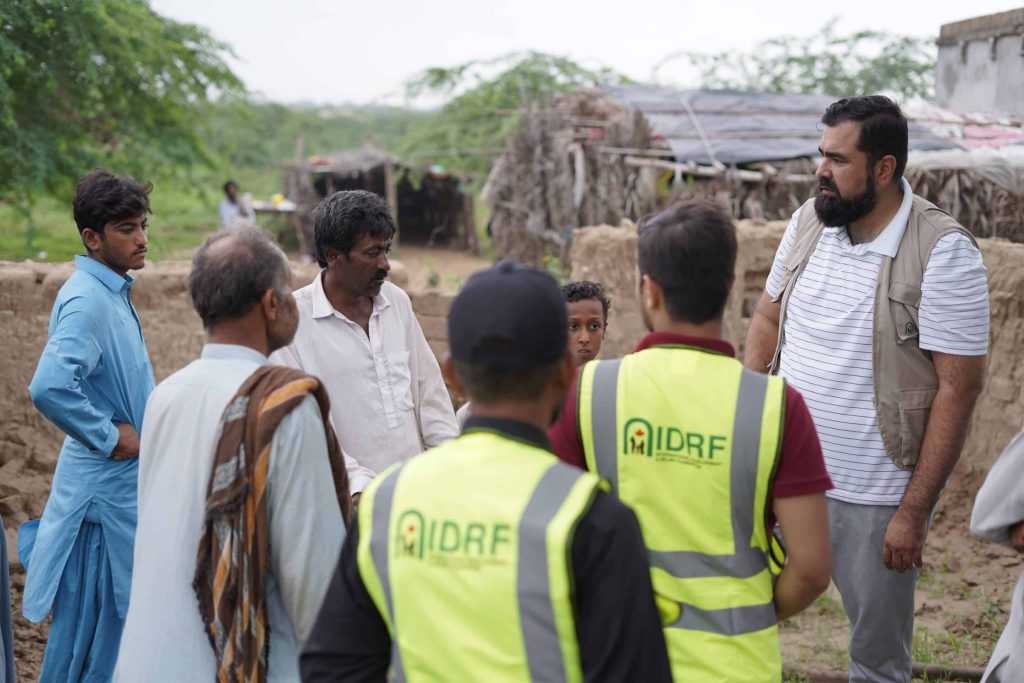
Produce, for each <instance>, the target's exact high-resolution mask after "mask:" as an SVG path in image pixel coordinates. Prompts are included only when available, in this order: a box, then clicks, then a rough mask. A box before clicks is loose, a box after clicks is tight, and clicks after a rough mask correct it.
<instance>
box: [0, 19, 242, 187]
mask: <svg viewBox="0 0 1024 683" xmlns="http://www.w3.org/2000/svg"><path fill="white" fill-rule="evenodd" d="M227 51H228V48H227V47H226V46H225V45H224V44H222V43H220V42H218V41H216V40H215V39H213V38H212V37H211V36H210V34H209V33H207V31H206V30H205V29H202V28H200V27H198V26H195V25H192V24H185V23H178V22H175V21H172V20H170V19H167V18H164V17H162V16H160V15H158V14H157V13H156V12H154V11H153V10H152V9H151V8H150V7H149V4H148V2H146V1H145V0H3V2H0V200H7V201H14V202H17V203H19V204H22V205H24V206H26V207H27V206H28V205H30V204H31V201H32V198H33V197H34V196H36V195H37V194H38V193H39V192H40V191H51V192H55V193H56V194H58V195H62V196H67V195H68V194H69V192H70V188H71V187H72V183H73V180H74V179H75V178H78V177H79V176H80V175H81V174H82V173H83V172H84V171H86V170H88V169H90V168H92V167H94V166H97V165H101V164H109V165H112V166H114V167H115V168H117V169H118V170H119V171H122V172H128V173H133V174H136V175H137V176H139V177H142V178H149V177H153V176H155V175H159V176H161V177H170V176H175V175H180V174H181V173H187V172H188V169H190V168H191V166H192V165H193V164H195V163H196V162H197V161H204V160H206V161H208V160H209V157H208V155H207V153H206V149H205V146H204V144H203V139H202V137H201V134H200V132H199V131H200V130H201V124H202V120H203V117H204V116H205V115H206V114H208V112H209V102H210V100H211V97H213V96H216V95H217V94H221V95H227V94H233V93H241V92H242V91H243V87H242V84H241V82H240V81H239V80H238V79H237V78H236V77H235V75H234V74H233V73H232V72H231V70H230V69H229V68H228V66H227V65H226V63H225V61H224V56H225V54H226V53H227Z"/></svg>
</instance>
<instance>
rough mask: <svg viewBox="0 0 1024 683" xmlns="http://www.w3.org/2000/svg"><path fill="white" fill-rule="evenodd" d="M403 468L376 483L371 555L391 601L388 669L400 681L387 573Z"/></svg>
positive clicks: (401, 673)
mask: <svg viewBox="0 0 1024 683" xmlns="http://www.w3.org/2000/svg"><path fill="white" fill-rule="evenodd" d="M401 471H402V468H401V467H396V468H395V469H394V470H392V471H391V473H390V474H388V475H387V476H386V477H384V480H383V481H382V482H381V483H380V486H378V487H377V494H376V495H375V496H374V498H373V532H372V533H371V534H370V556H371V557H372V558H373V566H374V567H376V569H377V576H379V577H380V585H381V588H382V589H383V590H384V599H385V601H386V602H387V604H388V616H389V617H390V619H391V642H392V647H391V668H390V669H389V670H388V680H390V681H397V683H404V682H405V670H404V669H403V668H402V653H401V652H400V651H399V648H398V624H397V623H396V622H395V603H394V600H392V598H391V577H390V576H389V575H388V567H389V559H388V558H389V556H390V547H389V543H388V539H389V538H390V537H391V533H390V530H391V502H392V500H394V497H395V485H396V484H397V483H398V473H399V472H401Z"/></svg>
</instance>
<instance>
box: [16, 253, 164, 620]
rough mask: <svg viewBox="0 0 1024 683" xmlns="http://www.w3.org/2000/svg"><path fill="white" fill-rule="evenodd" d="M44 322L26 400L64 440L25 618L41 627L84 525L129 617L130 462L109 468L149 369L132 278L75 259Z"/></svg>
mask: <svg viewBox="0 0 1024 683" xmlns="http://www.w3.org/2000/svg"><path fill="white" fill-rule="evenodd" d="M75 266H76V271H75V273H74V274H73V275H72V276H71V277H70V278H69V279H68V281H67V282H66V283H64V286H63V287H61V289H60V292H58V294H57V299H56V301H55V302H54V305H53V313H52V314H51V316H50V330H49V340H48V341H47V343H46V348H44V349H43V355H42V357H41V358H40V359H39V366H38V367H37V368H36V373H35V376H34V377H33V378H32V383H31V384H30V385H29V394H30V395H31V397H32V402H33V403H34V404H35V406H36V408H37V409H38V410H39V412H41V413H42V414H43V415H44V416H45V417H46V418H47V419H48V420H50V421H51V422H52V423H53V424H55V425H57V427H59V428H60V429H61V430H63V431H64V432H65V433H66V434H67V438H66V439H65V440H64V446H63V448H62V449H61V452H60V457H59V459H58V461H57V469H56V471H55V472H54V475H53V484H52V488H51V491H50V497H49V499H48V500H47V502H46V509H45V511H44V512H43V517H42V520H41V521H40V522H39V527H38V530H37V531H36V535H35V539H34V541H35V542H34V547H33V548H32V551H31V562H30V568H29V570H28V576H27V579H26V582H25V595H24V613H25V617H26V618H28V619H29V620H30V621H36V622H37V621H41V620H42V619H44V618H46V616H47V614H48V613H49V612H50V608H51V606H52V605H53V602H54V597H55V595H56V594H57V588H58V586H59V584H60V580H61V575H62V574H63V572H64V568H65V563H66V562H67V560H68V556H69V555H70V553H71V549H72V546H74V544H75V540H76V539H77V538H78V535H79V531H80V529H81V528H82V523H83V521H86V520H87V519H88V521H90V522H95V523H97V524H99V525H100V526H102V528H103V538H104V540H105V544H106V554H107V556H108V557H109V560H110V574H111V577H112V579H113V587H114V601H115V604H116V607H117V613H118V615H119V616H120V617H121V618H122V619H123V618H124V616H125V615H126V614H127V611H128V594H129V590H130V588H131V572H132V551H133V545H134V536H135V522H136V488H137V480H138V467H139V465H138V459H137V458H133V459H131V460H123V461H117V460H111V459H110V457H109V456H110V452H111V451H112V450H113V448H114V446H115V444H116V443H117V439H118V430H117V425H119V424H131V425H132V426H133V427H135V429H136V431H137V432H139V433H140V434H141V433H142V414H143V412H144V410H145V407H146V400H147V399H148V398H149V394H150V392H151V391H152V390H153V386H154V382H153V368H152V367H151V366H150V363H149V355H148V354H147V353H146V345H145V342H144V341H143V338H142V328H141V326H140V325H139V317H138V315H137V314H136V312H135V308H134V307H133V306H132V303H131V289H132V284H133V283H134V279H133V278H132V277H130V276H127V275H125V276H121V275H118V274H117V273H115V272H114V271H112V270H110V269H109V268H107V267H106V266H105V265H103V264H102V263H100V262H99V261H96V260H94V259H90V258H87V257H85V256H77V257H75Z"/></svg>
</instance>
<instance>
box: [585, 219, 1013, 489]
mask: <svg viewBox="0 0 1024 683" xmlns="http://www.w3.org/2000/svg"><path fill="white" fill-rule="evenodd" d="M785 229H786V222H785V221H773V222H754V221H739V222H738V223H737V231H738V233H739V235H738V237H739V253H738V256H737V263H736V282H735V284H734V285H733V291H732V295H731V297H730V299H729V303H728V306H727V308H726V314H725V337H726V339H728V340H729V341H730V342H731V343H732V344H733V346H735V347H736V349H737V353H738V354H739V356H740V357H742V354H743V345H744V340H745V338H746V334H747V327H748V326H749V324H750V318H751V315H752V314H753V311H754V307H755V305H756V303H757V300H758V298H760V296H761V292H763V291H764V283H765V280H766V279H767V277H768V272H769V270H771V266H772V260H773V259H774V256H775V250H776V248H777V247H778V244H779V240H780V239H781V238H782V233H783V232H784V231H785ZM978 243H979V245H980V246H981V252H982V257H983V258H984V261H985V266H986V268H987V269H988V276H989V294H990V297H991V298H990V301H991V307H992V331H991V337H990V345H989V356H988V368H987V370H986V380H985V381H986V384H985V390H984V392H983V393H982V395H981V398H980V400H979V401H978V405H977V408H976V409H975V412H974V419H973V422H972V424H971V429H970V432H969V434H968V437H967V445H966V446H965V449H964V456H963V458H962V460H961V462H960V466H959V468H958V470H957V472H958V473H957V475H956V476H959V477H967V478H970V479H971V481H972V482H974V483H976V484H977V483H980V478H981V475H983V474H984V473H985V472H987V471H988V469H989V468H990V467H991V465H992V463H993V462H994V461H995V459H996V458H997V457H998V456H999V454H1000V453H1001V452H1002V450H1003V448H1004V447H1005V446H1006V444H1007V443H1009V441H1010V439H1011V438H1012V437H1013V435H1014V434H1016V433H1017V432H1018V431H1019V430H1020V429H1021V427H1022V426H1024V388H1022V387H1024V244H1014V243H1011V242H1008V241H1006V240H1001V239H980V240H978ZM572 263H573V269H572V277H573V279H574V280H577V279H586V280H596V281H599V282H602V283H603V284H604V285H605V287H606V289H607V290H608V294H609V296H610V297H611V299H612V310H611V313H610V315H609V319H608V325H609V327H608V335H607V337H606V342H605V345H604V347H603V348H602V350H601V355H602V357H605V358H611V357H615V356H619V355H622V354H624V353H628V352H629V351H630V350H631V349H632V347H633V345H634V344H635V343H636V341H637V340H638V339H640V338H641V337H642V336H643V334H644V333H645V332H646V329H645V328H644V325H643V320H642V319H641V316H640V311H639V305H638V303H637V294H636V291H637V285H636V228H635V227H634V226H632V224H629V223H626V224H623V225H622V226H620V227H611V226H606V225H605V226H595V227H589V228H580V229H578V230H576V231H575V232H574V233H573V245H572Z"/></svg>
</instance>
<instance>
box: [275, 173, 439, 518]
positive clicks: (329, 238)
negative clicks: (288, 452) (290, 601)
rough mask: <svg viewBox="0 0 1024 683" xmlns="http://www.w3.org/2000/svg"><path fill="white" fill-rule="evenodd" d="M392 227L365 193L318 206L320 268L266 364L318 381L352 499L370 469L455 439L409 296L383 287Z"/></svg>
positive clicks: (379, 202) (383, 208)
mask: <svg viewBox="0 0 1024 683" xmlns="http://www.w3.org/2000/svg"><path fill="white" fill-rule="evenodd" d="M395 229H396V228H395V221H394V218H393V217H392V216H391V212H390V211H389V210H388V206H387V204H386V203H385V202H384V200H383V199H382V198H381V197H380V196H378V195H375V194H373V193H371V192H365V191H362V190H352V191H343V192H336V193H335V194H333V195H331V196H330V197H328V198H327V199H325V200H324V201H323V202H321V203H320V205H319V206H318V207H317V209H316V213H315V215H314V228H313V231H314V241H315V248H316V258H317V262H318V263H319V264H320V267H321V268H322V270H321V271H320V273H318V274H317V276H316V279H314V280H313V282H312V283H311V284H309V285H307V286H306V287H303V288H302V289H299V290H298V291H296V292H295V300H296V302H298V306H299V317H300V321H299V329H298V332H297V333H296V335H295V340H294V341H293V342H292V343H291V344H289V345H288V346H287V347H285V348H283V349H280V350H279V351H277V352H275V353H274V354H273V355H272V356H271V359H270V360H271V362H272V363H277V364H280V365H288V366H291V367H294V368H298V369H300V370H303V371H305V372H308V373H310V374H312V375H315V376H317V377H319V378H320V380H321V381H322V382H323V383H324V386H326V387H327V391H328V393H329V394H330V397H331V419H332V420H333V422H334V427H335V429H336V430H337V433H338V440H339V442H340V443H341V448H342V450H344V452H345V456H346V458H345V459H346V466H347V469H348V474H349V484H350V487H351V491H352V494H353V497H354V498H355V497H356V496H357V495H358V494H359V492H360V491H362V490H363V488H364V487H365V486H366V485H367V484H369V483H370V480H371V479H373V477H374V476H375V474H376V473H377V472H380V471H381V470H383V469H384V468H385V467H387V466H388V465H390V464H392V463H394V462H397V461H399V460H404V459H407V458H410V457H412V456H413V455H416V454H417V453H420V452H421V451H423V450H425V449H426V448H429V447H432V446H436V445H438V444H440V443H441V442H443V441H446V440H448V439H451V438H454V437H455V436H457V435H458V428H457V426H456V423H455V411H454V410H453V409H452V403H451V397H450V396H449V395H448V390H447V389H446V388H445V385H444V380H442V379H441V370H440V367H439V366H438V363H437V359H436V358H435V357H434V354H433V352H432V351H431V350H430V347H429V346H428V345H427V340H426V338H425V337H424V336H423V330H422V329H420V325H419V322H418V321H417V320H416V316H415V315H414V314H413V310H412V304H411V302H410V301H409V297H408V295H407V294H406V293H405V292H404V291H402V290H401V289H400V288H399V287H397V286H395V285H393V284H391V283H390V282H388V281H387V275H388V271H389V270H390V269H391V264H390V263H389V261H388V253H389V252H390V250H391V241H392V239H393V238H394V235H395Z"/></svg>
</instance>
